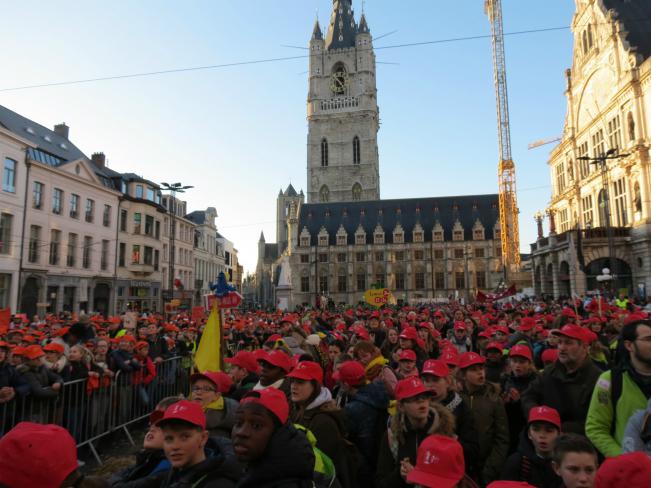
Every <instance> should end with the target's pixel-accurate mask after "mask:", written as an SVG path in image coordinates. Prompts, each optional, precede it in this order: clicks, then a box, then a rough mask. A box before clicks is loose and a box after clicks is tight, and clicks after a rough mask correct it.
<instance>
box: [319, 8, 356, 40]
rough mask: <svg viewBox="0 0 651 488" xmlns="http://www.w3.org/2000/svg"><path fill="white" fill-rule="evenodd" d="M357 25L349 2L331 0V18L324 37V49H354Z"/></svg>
mask: <svg viewBox="0 0 651 488" xmlns="http://www.w3.org/2000/svg"><path fill="white" fill-rule="evenodd" d="M356 35H357V24H356V23H355V15H354V12H353V6H352V4H351V0H333V3H332V16H331V17H330V25H329V26H328V34H327V36H326V49H328V50H333V49H346V48H349V47H355V36H356Z"/></svg>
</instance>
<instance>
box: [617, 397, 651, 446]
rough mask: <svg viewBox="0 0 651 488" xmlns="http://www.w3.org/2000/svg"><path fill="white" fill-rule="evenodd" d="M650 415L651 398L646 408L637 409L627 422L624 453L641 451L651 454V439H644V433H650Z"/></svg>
mask: <svg viewBox="0 0 651 488" xmlns="http://www.w3.org/2000/svg"><path fill="white" fill-rule="evenodd" d="M649 417H651V399H649V402H648V404H647V407H646V410H638V411H636V412H635V413H634V414H633V415H632V416H631V418H630V420H629V421H628V424H626V429H625V431H624V438H623V440H622V450H623V452H624V453H627V452H636V451H641V452H645V453H646V454H647V455H649V456H651V441H649V440H647V441H646V442H645V441H644V440H642V435H643V434H645V435H648V434H649V432H648V429H649V425H648V424H649V420H648V419H649Z"/></svg>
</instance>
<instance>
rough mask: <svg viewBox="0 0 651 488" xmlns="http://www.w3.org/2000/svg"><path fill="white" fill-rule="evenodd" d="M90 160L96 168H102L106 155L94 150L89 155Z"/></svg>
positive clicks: (104, 164)
mask: <svg viewBox="0 0 651 488" xmlns="http://www.w3.org/2000/svg"><path fill="white" fill-rule="evenodd" d="M90 160H91V161H92V162H93V163H94V164H95V166H97V167H98V168H104V167H105V166H106V155H105V154H104V153H103V152H96V153H93V155H92V156H91V157H90Z"/></svg>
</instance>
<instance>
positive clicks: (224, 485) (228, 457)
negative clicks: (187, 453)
mask: <svg viewBox="0 0 651 488" xmlns="http://www.w3.org/2000/svg"><path fill="white" fill-rule="evenodd" d="M205 451H206V459H205V460H204V461H202V462H200V463H199V464H195V465H194V466H191V467H189V468H185V469H181V470H179V469H174V468H172V469H171V470H169V471H164V472H161V473H159V474H158V475H154V476H150V477H148V478H147V480H148V484H144V485H142V486H138V488H154V487H157V488H235V487H236V485H237V481H238V480H239V479H240V478H241V476H242V466H241V465H240V464H239V463H238V462H237V461H236V460H235V455H234V454H233V448H232V444H231V442H230V440H229V439H215V438H213V437H210V438H209V439H208V442H207V443H206V447H205Z"/></svg>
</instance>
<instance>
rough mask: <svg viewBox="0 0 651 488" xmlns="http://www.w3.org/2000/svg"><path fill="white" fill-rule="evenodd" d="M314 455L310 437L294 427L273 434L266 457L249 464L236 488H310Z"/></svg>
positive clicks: (283, 427) (280, 429) (285, 427)
mask: <svg viewBox="0 0 651 488" xmlns="http://www.w3.org/2000/svg"><path fill="white" fill-rule="evenodd" d="M313 476H314V452H313V451H312V446H311V445H310V443H309V441H308V440H307V437H305V434H303V433H302V432H299V431H298V430H296V429H295V428H294V427H293V426H291V425H284V426H282V427H280V428H279V429H278V430H276V432H274V434H273V436H272V437H271V440H270V441H269V444H268V445H267V449H266V450H265V453H264V456H262V458H260V459H259V460H257V461H256V462H253V463H251V464H249V465H248V466H247V468H246V470H245V473H244V476H242V478H241V479H240V481H239V483H238V484H237V488H311V487H312V486H313V481H312V478H313Z"/></svg>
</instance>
